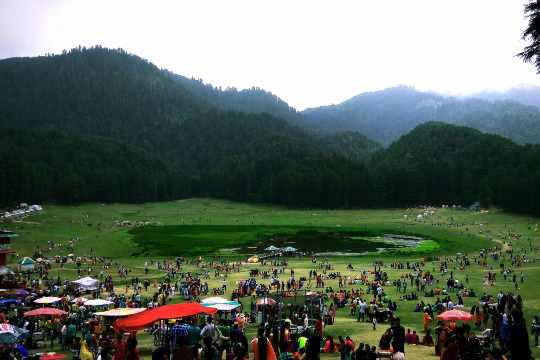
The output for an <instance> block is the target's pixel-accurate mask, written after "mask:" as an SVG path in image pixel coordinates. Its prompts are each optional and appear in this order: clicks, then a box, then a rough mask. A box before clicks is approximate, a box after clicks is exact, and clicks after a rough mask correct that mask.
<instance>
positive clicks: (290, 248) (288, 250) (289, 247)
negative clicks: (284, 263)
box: [283, 246, 296, 252]
mask: <svg viewBox="0 0 540 360" xmlns="http://www.w3.org/2000/svg"><path fill="white" fill-rule="evenodd" d="M283 251H284V252H295V251H296V249H295V248H293V247H292V246H287V247H286V248H283Z"/></svg>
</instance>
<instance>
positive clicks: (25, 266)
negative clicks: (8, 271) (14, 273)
mask: <svg viewBox="0 0 540 360" xmlns="http://www.w3.org/2000/svg"><path fill="white" fill-rule="evenodd" d="M35 263H36V262H35V261H34V260H33V259H31V258H29V257H25V258H23V259H22V260H21V262H20V263H19V266H20V269H21V271H33V270H34V265H35Z"/></svg>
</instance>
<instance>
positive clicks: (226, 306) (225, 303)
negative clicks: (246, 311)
mask: <svg viewBox="0 0 540 360" xmlns="http://www.w3.org/2000/svg"><path fill="white" fill-rule="evenodd" d="M201 303H202V305H203V306H205V307H211V308H214V309H217V310H220V311H231V310H232V309H236V308H237V307H239V306H240V303H239V302H238V301H229V300H227V299H225V298H222V297H219V296H214V297H209V298H206V299H203V300H202V301H201Z"/></svg>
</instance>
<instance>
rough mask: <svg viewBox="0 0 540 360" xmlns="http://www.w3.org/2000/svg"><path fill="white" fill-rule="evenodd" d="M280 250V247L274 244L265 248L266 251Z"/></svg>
mask: <svg viewBox="0 0 540 360" xmlns="http://www.w3.org/2000/svg"><path fill="white" fill-rule="evenodd" d="M278 250H279V248H278V247H276V246H274V245H270V246H269V247H267V248H266V249H264V251H278Z"/></svg>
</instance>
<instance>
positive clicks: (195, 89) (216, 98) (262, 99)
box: [171, 74, 307, 124]
mask: <svg viewBox="0 0 540 360" xmlns="http://www.w3.org/2000/svg"><path fill="white" fill-rule="evenodd" d="M171 76H172V77H173V78H174V79H176V80H178V81H180V82H181V83H182V85H184V86H185V88H186V89H187V90H188V91H189V92H190V93H191V94H193V95H195V96H197V97H198V98H199V99H201V100H202V101H205V102H208V103H209V104H211V105H213V106H215V107H216V108H218V109H220V110H227V111H238V112H248V113H262V112H266V113H269V114H272V115H274V116H276V117H279V118H281V119H284V120H288V121H291V122H296V123H297V124H298V123H302V122H305V121H307V119H304V116H303V115H302V114H300V113H299V112H297V111H296V109H294V108H293V107H292V106H290V105H289V104H287V103H286V102H285V101H283V100H282V99H280V98H279V97H278V96H277V95H274V94H272V93H270V92H268V91H265V90H263V89H260V88H256V87H253V88H250V89H244V90H240V91H239V90H237V89H236V88H226V89H225V90H223V89H221V88H218V87H214V86H212V85H211V84H205V83H204V82H203V81H202V80H201V79H188V78H186V77H184V76H180V75H175V74H171Z"/></svg>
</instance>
